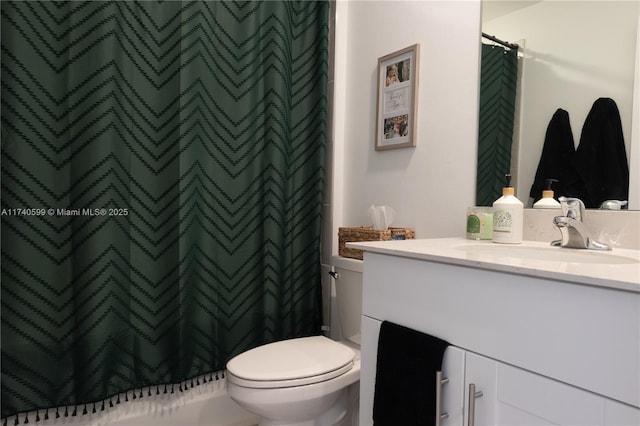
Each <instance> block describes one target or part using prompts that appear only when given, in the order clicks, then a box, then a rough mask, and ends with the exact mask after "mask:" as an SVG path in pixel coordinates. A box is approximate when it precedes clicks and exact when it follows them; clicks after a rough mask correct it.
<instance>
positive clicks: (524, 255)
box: [456, 244, 640, 265]
mask: <svg viewBox="0 0 640 426" xmlns="http://www.w3.org/2000/svg"><path fill="white" fill-rule="evenodd" d="M456 249H458V250H462V251H465V252H466V253H467V255H468V256H469V258H472V259H478V260H480V259H482V258H487V257H490V258H512V259H514V258H515V259H528V260H540V261H547V262H566V263H590V264H609V265H612V264H615V265H628V264H634V263H636V264H637V263H640V261H638V259H634V258H632V257H626V256H619V255H615V254H612V253H611V252H601V251H594V250H580V249H568V248H561V247H552V246H546V247H531V246H525V245H522V246H516V245H499V244H465V245H461V246H458V247H456Z"/></svg>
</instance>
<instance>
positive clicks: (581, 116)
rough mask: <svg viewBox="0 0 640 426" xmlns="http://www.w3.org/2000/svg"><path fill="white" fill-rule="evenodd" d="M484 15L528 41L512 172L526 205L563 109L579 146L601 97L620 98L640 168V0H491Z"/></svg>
mask: <svg viewBox="0 0 640 426" xmlns="http://www.w3.org/2000/svg"><path fill="white" fill-rule="evenodd" d="M482 15H483V16H482V32H483V33H486V34H489V35H492V36H495V37H497V38H499V39H501V40H504V41H508V42H511V43H517V44H519V45H520V46H521V47H522V48H521V52H522V55H521V56H522V58H521V64H522V68H521V70H522V71H521V79H520V82H519V89H518V90H519V93H518V100H517V103H518V105H519V111H518V110H516V117H515V127H514V135H515V137H514V145H513V148H512V166H511V173H512V175H514V186H516V194H517V195H518V198H520V200H521V201H522V202H524V203H525V206H526V207H531V204H532V202H533V200H532V199H530V198H529V191H530V189H531V185H532V183H533V180H534V177H535V173H536V169H537V167H538V163H539V160H540V156H541V153H542V146H543V144H544V139H545V133H546V130H547V126H548V125H549V121H550V120H551V118H552V116H553V114H554V113H555V112H556V110H557V109H559V108H562V109H564V110H566V111H567V112H568V113H569V120H570V125H571V129H572V133H573V139H574V145H575V146H576V147H577V146H578V144H579V141H580V134H581V132H582V127H583V125H584V122H585V119H586V117H587V114H588V113H589V111H590V110H591V107H592V106H593V103H594V101H595V100H596V99H598V98H600V97H607V98H612V99H614V100H615V102H616V104H617V106H618V109H619V111H620V118H621V122H622V131H623V135H624V141H625V149H626V154H627V161H628V162H629V163H630V164H629V169H630V175H631V176H632V177H633V176H634V172H635V173H637V172H636V171H635V170H637V168H639V167H640V164H638V160H637V158H638V157H640V156H639V155H638V154H637V153H636V152H635V151H634V154H633V157H632V156H631V153H632V148H631V136H632V135H631V129H632V120H633V119H635V120H638V118H637V117H636V118H634V115H633V93H634V74H635V62H636V49H638V47H636V40H637V38H638V21H639V18H638V16H639V15H640V1H559V0H544V1H501V0H483V3H482ZM482 42H483V43H489V44H490V43H491V41H490V40H487V39H484V38H483V40H482ZM638 84H640V83H638ZM636 115H640V114H638V113H637V112H636ZM636 126H637V124H636ZM635 138H636V140H640V139H639V138H638V136H635ZM636 143H637V142H636ZM634 149H635V150H636V151H637V150H638V149H640V147H639V146H635V147H634ZM632 159H633V161H630V160H632ZM635 176H637V174H636V175H635ZM635 185H636V184H632V186H633V188H637V187H636V186H635ZM634 191H635V192H637V191H638V190H637V189H632V190H631V189H630V198H633V194H635V192H634ZM634 202H635V203H638V202H640V200H630V207H631V208H635V209H638V207H637V206H636V207H634V204H633V203H634ZM636 205H637V204H636Z"/></svg>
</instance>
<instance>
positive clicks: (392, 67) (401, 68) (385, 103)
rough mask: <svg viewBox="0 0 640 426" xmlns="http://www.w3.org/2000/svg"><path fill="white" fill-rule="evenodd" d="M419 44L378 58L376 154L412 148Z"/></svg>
mask: <svg viewBox="0 0 640 426" xmlns="http://www.w3.org/2000/svg"><path fill="white" fill-rule="evenodd" d="M419 60H420V45H419V44H414V45H412V46H409V47H406V48H404V49H401V50H398V51H397V52H393V53H390V54H388V55H385V56H383V57H381V58H380V59H378V107H377V120H376V146H375V149H376V151H384V150H388V149H396V148H407V147H415V146H416V142H417V138H416V128H417V125H416V117H417V111H418V99H417V90H418V73H419Z"/></svg>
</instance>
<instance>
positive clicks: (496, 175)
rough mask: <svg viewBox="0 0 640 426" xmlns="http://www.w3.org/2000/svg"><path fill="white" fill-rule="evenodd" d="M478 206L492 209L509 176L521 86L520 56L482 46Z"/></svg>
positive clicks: (477, 183) (514, 51) (501, 49)
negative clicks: (517, 91) (519, 78)
mask: <svg viewBox="0 0 640 426" xmlns="http://www.w3.org/2000/svg"><path fill="white" fill-rule="evenodd" d="M480 67H481V71H480V112H479V129H478V163H477V168H478V171H477V181H476V205H478V206H491V205H492V204H493V202H494V201H495V200H496V199H498V198H499V197H500V196H501V195H502V187H503V186H504V175H505V174H506V173H509V171H510V170H509V169H510V164H511V145H512V139H513V122H514V114H515V101H516V89H517V83H518V52H517V51H516V50H512V49H505V48H503V47H501V46H496V45H487V44H483V45H482V61H481V65H480Z"/></svg>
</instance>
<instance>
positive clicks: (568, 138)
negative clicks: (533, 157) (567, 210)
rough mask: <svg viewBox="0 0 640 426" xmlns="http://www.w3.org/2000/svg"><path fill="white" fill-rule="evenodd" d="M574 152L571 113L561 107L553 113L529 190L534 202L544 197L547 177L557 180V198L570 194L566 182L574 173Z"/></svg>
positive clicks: (555, 187) (555, 184)
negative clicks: (570, 122)
mask: <svg viewBox="0 0 640 426" xmlns="http://www.w3.org/2000/svg"><path fill="white" fill-rule="evenodd" d="M574 154H575V147H574V142H573V132H572V131H571V124H569V113H568V112H567V111H565V110H563V109H561V108H560V109H558V110H556V112H555V113H554V114H553V117H551V121H549V125H548V126H547V133H546V135H545V138H544V145H543V147H542V155H541V156H540V162H539V163H538V169H537V170H536V177H535V179H534V181H533V185H531V191H529V196H530V197H531V198H533V201H534V202H535V201H538V200H539V199H540V198H542V191H543V190H544V189H547V188H546V187H545V182H546V180H547V179H556V180H557V182H556V183H554V185H553V187H552V189H553V192H554V196H555V197H556V198H557V197H559V196H560V195H568V194H567V191H566V189H565V184H566V182H567V181H568V180H569V177H570V176H571V174H573V172H572V171H571V169H570V167H571V161H572V160H573V155H574Z"/></svg>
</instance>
